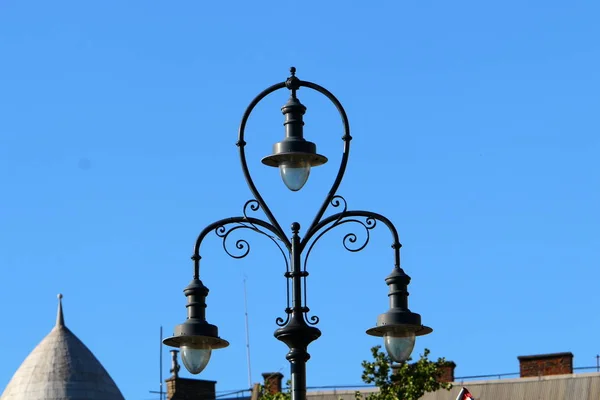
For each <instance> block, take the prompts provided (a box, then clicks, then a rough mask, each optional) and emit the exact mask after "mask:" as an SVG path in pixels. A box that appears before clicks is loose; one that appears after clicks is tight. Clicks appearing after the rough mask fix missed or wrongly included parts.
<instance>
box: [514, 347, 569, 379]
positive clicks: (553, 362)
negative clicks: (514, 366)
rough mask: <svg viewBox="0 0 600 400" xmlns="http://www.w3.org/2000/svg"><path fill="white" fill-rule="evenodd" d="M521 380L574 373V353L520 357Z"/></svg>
mask: <svg viewBox="0 0 600 400" xmlns="http://www.w3.org/2000/svg"><path fill="white" fill-rule="evenodd" d="M517 358H518V359H519V369H520V372H521V378H528V377H534V376H548V375H563V374H572V373H573V353H570V352H568V353H552V354H538V355H533V356H519V357H517Z"/></svg>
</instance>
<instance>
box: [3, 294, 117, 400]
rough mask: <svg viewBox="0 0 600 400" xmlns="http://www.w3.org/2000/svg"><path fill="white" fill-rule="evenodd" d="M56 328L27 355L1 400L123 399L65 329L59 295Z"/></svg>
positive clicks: (99, 365)
mask: <svg viewBox="0 0 600 400" xmlns="http://www.w3.org/2000/svg"><path fill="white" fill-rule="evenodd" d="M58 299H59V301H58V315H57V317H56V326H54V328H53V329H52V330H51V331H50V333H49V334H48V335H47V336H46V337H45V338H44V339H43V340H42V341H41V342H40V344H38V345H37V347H36V348H35V349H33V351H32V352H31V354H29V356H27V358H26V359H25V361H23V364H21V366H20V367H19V369H18V370H17V372H15V374H14V376H13V377H12V379H11V380H10V382H9V383H8V386H6V389H4V393H2V396H0V400H124V399H123V395H122V394H121V392H120V391H119V388H117V385H115V382H114V381H113V380H112V378H111V377H110V376H109V375H108V372H106V370H105V369H104V367H103V366H102V364H100V362H99V361H98V360H97V359H96V357H95V356H94V354H92V352H91V351H90V350H89V349H88V348H87V347H86V346H85V345H84V344H83V343H82V342H81V340H79V338H77V336H75V335H74V334H73V332H71V331H70V330H69V328H67V327H66V326H65V321H64V317H63V312H62V302H61V299H62V295H58Z"/></svg>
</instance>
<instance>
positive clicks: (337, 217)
mask: <svg viewBox="0 0 600 400" xmlns="http://www.w3.org/2000/svg"><path fill="white" fill-rule="evenodd" d="M351 217H364V218H367V226H365V228H367V229H372V228H374V227H375V224H374V223H369V222H368V221H369V220H377V221H381V222H383V223H384V224H385V225H386V226H387V227H388V229H389V230H390V233H391V234H392V237H393V239H394V243H392V248H393V249H394V266H395V267H396V268H400V247H402V245H401V244H400V238H399V236H398V231H397V230H396V227H395V226H394V224H392V222H391V221H390V220H389V219H387V218H386V217H384V216H383V215H381V214H377V213H374V212H371V211H362V210H358V211H346V210H344V211H342V212H339V213H336V214H333V215H330V216H329V217H327V218H325V219H324V220H322V221H320V222H319V223H317V224H316V225H315V226H313V227H311V230H310V231H308V232H307V233H306V235H305V236H304V239H302V242H301V243H300V249H301V250H300V251H304V248H305V247H306V245H307V244H308V242H309V241H310V240H311V238H313V236H315V234H317V233H319V231H320V230H321V229H322V228H324V227H326V226H327V225H329V224H332V223H333V224H332V225H331V226H329V227H327V228H326V229H325V231H323V232H322V233H321V234H319V235H318V236H317V237H316V239H315V241H314V242H313V243H312V244H311V247H312V246H313V245H314V244H315V243H316V242H317V241H318V240H319V239H320V238H321V237H322V236H323V234H325V233H326V232H328V231H329V230H331V229H333V228H334V227H336V226H339V225H341V224H344V223H346V222H359V221H355V220H347V219H345V218H351ZM363 225H364V224H363ZM344 238H345V240H347V239H348V238H350V241H351V242H354V241H355V240H356V237H355V236H354V239H352V237H350V236H348V235H346V236H345V237H344ZM362 248H364V246H361V247H360V248H359V249H358V250H362ZM309 250H310V249H309ZM358 250H355V251H358Z"/></svg>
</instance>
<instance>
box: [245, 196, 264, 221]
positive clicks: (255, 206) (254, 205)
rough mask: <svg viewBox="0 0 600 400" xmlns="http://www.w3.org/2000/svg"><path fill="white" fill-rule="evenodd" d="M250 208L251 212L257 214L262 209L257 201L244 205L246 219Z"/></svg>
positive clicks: (249, 201)
mask: <svg viewBox="0 0 600 400" xmlns="http://www.w3.org/2000/svg"><path fill="white" fill-rule="evenodd" d="M248 208H250V211H253V212H256V211H258V210H259V209H260V203H259V202H258V201H257V200H255V199H250V200H248V201H247V202H246V203H245V204H244V209H243V211H244V217H246V218H248Z"/></svg>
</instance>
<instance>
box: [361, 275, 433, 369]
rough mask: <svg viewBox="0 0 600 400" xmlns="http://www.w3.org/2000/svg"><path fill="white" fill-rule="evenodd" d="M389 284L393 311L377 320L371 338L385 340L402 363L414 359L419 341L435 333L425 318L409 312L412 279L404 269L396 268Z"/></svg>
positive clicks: (388, 351)
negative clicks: (409, 285)
mask: <svg viewBox="0 0 600 400" xmlns="http://www.w3.org/2000/svg"><path fill="white" fill-rule="evenodd" d="M385 281H386V283H387V284H388V286H389V287H390V291H389V294H388V296H389V298H390V309H389V310H388V311H387V312H385V313H384V314H381V315H379V317H377V325H376V326H375V327H374V328H371V329H369V330H367V334H368V335H371V336H379V337H383V341H384V345H385V349H386V351H387V353H388V355H389V356H390V358H391V359H392V361H394V362H398V363H401V362H404V361H406V360H408V358H409V357H410V355H411V353H412V351H413V348H414V347H415V339H416V337H417V336H423V335H427V334H429V333H431V332H433V329H431V328H429V327H427V326H424V325H423V324H421V316H420V315H419V314H416V313H413V312H411V311H410V310H409V309H408V291H407V287H408V284H409V283H410V277H409V276H408V275H406V274H405V273H404V271H403V270H402V269H400V268H395V269H394V271H392V273H391V274H390V275H389V276H388V277H387V278H386V279H385Z"/></svg>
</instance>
